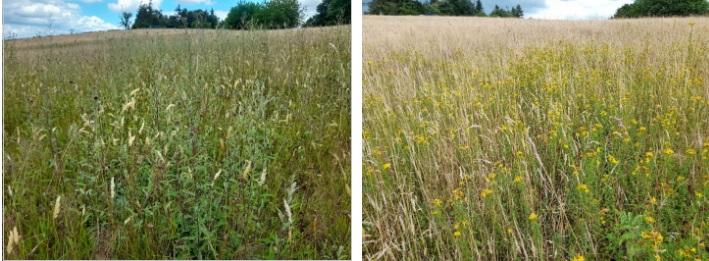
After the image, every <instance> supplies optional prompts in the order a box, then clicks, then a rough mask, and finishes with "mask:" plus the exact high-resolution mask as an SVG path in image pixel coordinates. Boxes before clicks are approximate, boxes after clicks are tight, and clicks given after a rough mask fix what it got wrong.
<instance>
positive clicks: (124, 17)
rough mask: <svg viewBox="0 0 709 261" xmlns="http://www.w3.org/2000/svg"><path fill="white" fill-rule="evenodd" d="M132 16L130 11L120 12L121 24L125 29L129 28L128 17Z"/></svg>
mask: <svg viewBox="0 0 709 261" xmlns="http://www.w3.org/2000/svg"><path fill="white" fill-rule="evenodd" d="M132 16H133V14H132V13H130V12H122V13H121V25H122V26H123V27H124V28H125V29H126V30H129V29H130V18H131V17H132Z"/></svg>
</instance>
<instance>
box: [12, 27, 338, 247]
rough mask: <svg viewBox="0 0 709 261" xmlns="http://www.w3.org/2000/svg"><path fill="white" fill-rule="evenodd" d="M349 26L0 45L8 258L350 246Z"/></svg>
mask: <svg viewBox="0 0 709 261" xmlns="http://www.w3.org/2000/svg"><path fill="white" fill-rule="evenodd" d="M349 34H350V30H349V27H344V26H343V27H330V28H313V29H305V30H303V29H297V30H282V31H242V32H234V31H200V30H153V31H151V30H133V31H130V32H111V33H92V34H84V35H79V36H67V37H50V38H40V39H34V40H17V41H14V40H13V41H6V42H5V46H6V49H5V54H6V55H5V56H4V57H3V58H4V84H3V86H4V95H3V104H4V122H3V137H4V139H3V147H4V155H3V161H4V169H3V172H4V175H3V179H4V184H5V187H3V197H4V206H3V215H4V227H5V229H4V231H3V232H4V235H5V242H6V243H7V245H6V246H4V247H5V248H6V251H5V253H4V255H5V257H6V258H21V259H92V258H117V259H134V258H138V259H162V258H175V259H193V258H197V259H242V258H264V259H269V258H294V259H297V258H306V259H307V258H313V259H336V258H348V257H349V252H350V243H349V241H350V236H349V233H350V232H349V231H350V216H349V209H350V207H349V206H350V203H349V202H350V196H349V188H348V184H349V180H350V174H349V173H350V165H349V163H348V159H349V148H350V146H349V144H350V141H349V136H350V131H349V130H350V121H349V115H350V113H349V111H350V101H349V97H350V79H349V75H350V37H349Z"/></svg>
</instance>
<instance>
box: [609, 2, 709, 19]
mask: <svg viewBox="0 0 709 261" xmlns="http://www.w3.org/2000/svg"><path fill="white" fill-rule="evenodd" d="M707 14H709V2H707V0H635V2H634V3H632V4H626V5H623V6H622V7H620V8H619V9H618V11H616V13H615V15H614V16H613V18H630V17H647V16H689V15H707Z"/></svg>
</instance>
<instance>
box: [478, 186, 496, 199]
mask: <svg viewBox="0 0 709 261" xmlns="http://www.w3.org/2000/svg"><path fill="white" fill-rule="evenodd" d="M492 192H493V191H492V189H489V188H486V189H483V190H482V191H480V197H481V198H487V197H488V196H490V195H491V194H492Z"/></svg>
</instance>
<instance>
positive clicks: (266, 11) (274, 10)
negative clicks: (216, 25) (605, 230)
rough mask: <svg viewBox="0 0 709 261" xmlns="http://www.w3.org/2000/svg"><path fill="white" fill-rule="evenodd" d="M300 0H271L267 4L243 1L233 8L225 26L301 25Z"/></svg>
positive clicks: (277, 26)
mask: <svg viewBox="0 0 709 261" xmlns="http://www.w3.org/2000/svg"><path fill="white" fill-rule="evenodd" d="M300 18H301V10H300V4H299V3H298V0H270V1H268V2H266V3H265V4H260V3H253V2H241V3H239V4H237V5H236V6H235V7H233V8H231V10H230V11H229V14H228V15H227V17H226V19H224V27H225V28H229V29H249V28H264V29H277V28H292V27H296V26H298V25H300V20H301V19H300Z"/></svg>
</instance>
